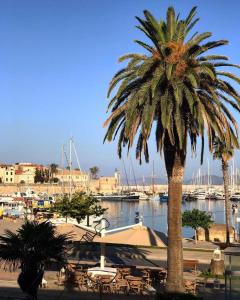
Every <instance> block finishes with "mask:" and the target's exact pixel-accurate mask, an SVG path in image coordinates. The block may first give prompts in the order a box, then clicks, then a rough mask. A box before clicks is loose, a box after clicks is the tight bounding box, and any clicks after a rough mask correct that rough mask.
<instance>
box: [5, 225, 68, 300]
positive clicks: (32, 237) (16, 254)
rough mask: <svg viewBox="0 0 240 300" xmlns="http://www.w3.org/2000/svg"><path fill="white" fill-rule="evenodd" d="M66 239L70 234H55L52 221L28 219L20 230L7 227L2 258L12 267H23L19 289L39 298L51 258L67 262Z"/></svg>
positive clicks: (59, 261)
mask: <svg viewBox="0 0 240 300" xmlns="http://www.w3.org/2000/svg"><path fill="white" fill-rule="evenodd" d="M67 241H68V236H67V235H64V234H56V232H55V229H54V227H53V225H52V224H51V223H49V222H43V223H37V222H29V221H27V222H26V223H25V224H23V225H22V227H21V228H20V229H19V230H18V231H17V233H13V232H11V231H10V230H6V231H5V235H2V236H0V260H3V261H6V262H7V263H9V266H10V267H11V266H12V267H14V268H16V267H19V266H20V268H21V273H20V274H19V277H18V284H19V286H20V288H21V289H22V291H23V292H24V293H27V294H28V295H29V296H30V298H31V299H37V292H38V287H39V285H40V283H41V281H42V278H43V274H44V267H45V265H46V264H47V263H50V261H51V260H55V261H56V262H58V263H61V264H63V263H65V258H66V250H67Z"/></svg>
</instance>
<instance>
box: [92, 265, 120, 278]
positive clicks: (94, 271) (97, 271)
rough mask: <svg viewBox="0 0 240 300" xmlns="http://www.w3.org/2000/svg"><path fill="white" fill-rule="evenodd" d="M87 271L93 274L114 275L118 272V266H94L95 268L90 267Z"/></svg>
mask: <svg viewBox="0 0 240 300" xmlns="http://www.w3.org/2000/svg"><path fill="white" fill-rule="evenodd" d="M87 273H88V274H89V275H90V276H91V277H94V276H106V275H107V276H111V277H114V276H116V274H117V269H116V268H111V267H105V268H104V269H103V268H100V267H94V268H89V269H88V270H87Z"/></svg>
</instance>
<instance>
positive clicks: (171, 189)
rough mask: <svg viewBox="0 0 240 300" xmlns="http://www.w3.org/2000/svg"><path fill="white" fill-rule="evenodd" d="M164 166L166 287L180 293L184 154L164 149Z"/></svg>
mask: <svg viewBox="0 0 240 300" xmlns="http://www.w3.org/2000/svg"><path fill="white" fill-rule="evenodd" d="M164 157H165V165H166V170H167V175H168V249H167V255H168V256H167V286H166V290H167V292H169V293H182V292H184V287H183V250H182V183H183V174H184V164H185V158H186V157H185V154H183V153H182V152H179V151H177V150H176V149H175V147H173V146H169V144H168V146H167V147H165V151H164Z"/></svg>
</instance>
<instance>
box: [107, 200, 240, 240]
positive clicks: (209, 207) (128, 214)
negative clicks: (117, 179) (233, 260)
mask: <svg viewBox="0 0 240 300" xmlns="http://www.w3.org/2000/svg"><path fill="white" fill-rule="evenodd" d="M101 205H102V206H103V207H106V208H108V210H107V212H106V214H105V216H106V218H107V219H108V220H109V222H110V228H117V227H122V226H126V225H131V224H134V223H135V221H136V220H135V216H136V213H137V212H138V213H139V216H140V219H142V221H143V224H144V225H145V226H148V227H151V228H153V229H155V230H158V231H161V232H164V233H167V203H160V201H158V200H149V201H139V202H123V201H122V202H121V201H115V202H114V201H103V202H102V203H101ZM194 208H197V209H199V210H204V211H206V212H208V213H210V214H211V216H212V220H214V222H215V223H219V224H224V223H225V210H224V201H223V200H218V201H212V200H197V201H193V202H185V203H183V204H182V211H185V210H192V209H194ZM231 215H232V225H233V226H234V228H235V229H236V230H237V232H239V225H240V223H237V218H238V217H239V216H240V214H239V213H235V214H234V213H231ZM193 235H194V232H193V230H192V229H191V228H188V227H184V228H183V236H184V237H192V236H193Z"/></svg>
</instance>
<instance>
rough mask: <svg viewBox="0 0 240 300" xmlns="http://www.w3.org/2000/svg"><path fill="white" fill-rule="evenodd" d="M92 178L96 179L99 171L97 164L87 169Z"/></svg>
mask: <svg viewBox="0 0 240 300" xmlns="http://www.w3.org/2000/svg"><path fill="white" fill-rule="evenodd" d="M89 171H90V173H91V176H92V178H94V179H97V175H98V173H99V168H98V167H97V166H94V167H92V168H90V169H89Z"/></svg>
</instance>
